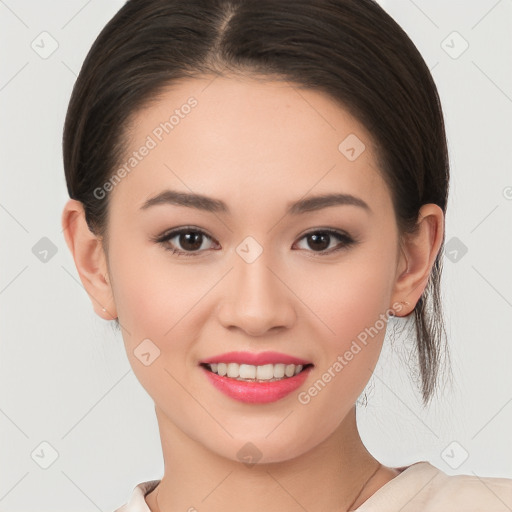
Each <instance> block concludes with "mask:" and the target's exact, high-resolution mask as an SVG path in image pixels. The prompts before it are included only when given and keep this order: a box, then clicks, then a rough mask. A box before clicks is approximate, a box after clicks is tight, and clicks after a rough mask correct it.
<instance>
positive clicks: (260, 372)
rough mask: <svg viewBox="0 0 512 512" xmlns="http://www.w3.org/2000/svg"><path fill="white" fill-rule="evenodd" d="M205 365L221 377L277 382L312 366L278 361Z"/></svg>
mask: <svg viewBox="0 0 512 512" xmlns="http://www.w3.org/2000/svg"><path fill="white" fill-rule="evenodd" d="M204 366H205V367H206V368H207V369H208V370H210V371H211V372H213V373H215V374H217V375H220V376H221V377H224V376H227V377H229V378H231V379H236V380H239V381H244V382H275V381H277V380H281V379H287V378H290V377H293V376H295V375H297V374H299V373H300V372H301V371H302V370H303V369H304V368H305V367H306V366H311V364H307V365H302V364H298V365H295V364H283V363H278V364H264V365H261V366H255V365H252V364H238V363H211V364H205V365H204Z"/></svg>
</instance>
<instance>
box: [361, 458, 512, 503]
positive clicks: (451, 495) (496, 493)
mask: <svg viewBox="0 0 512 512" xmlns="http://www.w3.org/2000/svg"><path fill="white" fill-rule="evenodd" d="M395 469H396V470H397V471H398V472H399V474H398V476H396V477H395V478H393V479H391V480H390V481H389V482H387V483H386V484H385V485H383V486H382V487H381V488H380V489H379V490H377V491H376V492H375V493H374V494H373V495H372V496H371V497H370V498H369V499H368V500H367V501H365V502H364V503H363V504H362V505H361V506H360V507H359V508H357V509H356V511H357V512H397V511H398V510H400V512H419V511H421V512H447V511H450V512H510V511H511V510H512V479H508V478H493V477H481V476H477V475H447V474H446V473H444V472H443V471H442V470H440V469H439V468H437V467H435V466H433V465H432V464H430V463H429V462H427V461H421V462H416V463H415V464H412V465H410V466H404V467H400V468H395Z"/></svg>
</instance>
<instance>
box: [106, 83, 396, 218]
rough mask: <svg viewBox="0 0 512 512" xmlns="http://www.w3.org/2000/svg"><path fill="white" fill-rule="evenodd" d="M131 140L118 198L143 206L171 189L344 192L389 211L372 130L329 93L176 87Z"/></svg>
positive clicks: (229, 194) (135, 126)
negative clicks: (155, 195)
mask: <svg viewBox="0 0 512 512" xmlns="http://www.w3.org/2000/svg"><path fill="white" fill-rule="evenodd" d="M127 140H128V147H129V151H128V152H127V153H126V155H124V158H123V161H122V162H121V163H120V165H122V166H123V167H124V169H125V172H123V173H122V174H123V179H122V182H121V183H119V184H118V185H116V186H115V187H114V189H113V191H112V196H113V197H115V196H119V198H120V199H121V200H129V201H130V203H131V204H132V205H134V206H139V207H140V206H142V204H143V203H144V201H145V200H146V199H147V198H148V197H149V196H151V195H154V194H155V193H158V192H160V191H161V190H162V189H163V188H171V189H174V190H176V189H177V190H180V191H183V192H196V193H203V194H208V195H211V196H214V197H218V198H222V199H224V201H225V202H227V203H229V204H231V203H232V202H233V201H235V200H237V199H238V200H239V202H240V205H243V204H244V203H246V201H247V199H248V198H251V199H254V198H255V197H259V198H260V199H261V200H265V201H266V202H268V203H270V202H271V201H273V200H276V201H281V202H282V201H283V200H284V201H285V202H287V201H289V200H296V199H298V198H300V197H302V196H304V195H306V194H314V193H326V192H332V191H336V192H345V193H349V194H353V195H357V196H359V197H361V198H362V199H364V200H365V201H367V202H372V203H373V204H376V203H377V204H376V206H377V208H378V207H381V208H386V207H388V206H389V201H390V197H389V193H388V190H387V187H386V185H385V183H384V181H383V179H382V177H381V175H380V170H379V169H378V165H377V160H376V152H375V149H374V147H373V141H372V139H371V137H370V135H369V133H368V132H367V131H366V129H365V128H364V126H363V125H362V124H360V123H359V122H358V121H357V120H356V119H355V118H354V117H353V116H351V115H350V114H349V113H348V111H346V110H345V109H344V108H343V107H342V106H340V105H339V104H338V103H336V102H335V101H334V100H333V99H332V98H330V97H329V96H328V95H326V94H324V93H322V92H319V91H315V90H310V89H300V88H299V87H298V86H297V85H295V84H291V83H289V82H279V81H268V80H266V81H263V80H257V79H251V78H247V77H244V78H240V77H237V78H227V77H221V76H217V77H202V78H196V79H187V80H181V81H178V82H174V83H173V84H172V85H171V86H169V87H168V88H166V89H165V90H164V92H162V93H161V94H159V96H158V97H155V98H153V100H152V101H151V103H149V104H148V105H147V106H146V107H145V108H144V109H143V110H141V111H139V112H137V113H136V115H135V116H134V118H133V119H132V123H131V125H130V129H129V131H128V139H127Z"/></svg>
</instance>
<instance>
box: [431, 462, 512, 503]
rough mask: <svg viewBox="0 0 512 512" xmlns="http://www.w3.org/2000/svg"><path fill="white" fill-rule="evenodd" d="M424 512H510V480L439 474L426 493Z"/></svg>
mask: <svg viewBox="0 0 512 512" xmlns="http://www.w3.org/2000/svg"><path fill="white" fill-rule="evenodd" d="M425 498H426V501H425V504H426V505H427V508H425V509H424V510H425V512H434V511H436V512H437V511H438V510H440V508H439V507H442V506H445V507H446V506H448V505H449V506H450V510H452V511H453V512H458V511H459V510H460V511H461V512H462V511H464V512H471V511H475V512H479V511H482V512H483V511H485V512H510V510H512V479H509V478H494V477H482V476H477V475H452V476H450V475H446V474H445V473H443V472H442V471H440V472H439V473H438V474H437V476H436V478H435V479H434V480H433V481H432V482H431V484H430V486H429V487H428V488H427V490H426V493H425Z"/></svg>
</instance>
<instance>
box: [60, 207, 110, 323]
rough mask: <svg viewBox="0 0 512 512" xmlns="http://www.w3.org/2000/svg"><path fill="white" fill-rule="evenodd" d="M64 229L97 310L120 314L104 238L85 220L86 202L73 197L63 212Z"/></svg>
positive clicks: (105, 314) (83, 282) (106, 315)
mask: <svg viewBox="0 0 512 512" xmlns="http://www.w3.org/2000/svg"><path fill="white" fill-rule="evenodd" d="M62 229H63V234H64V238H65V240H66V244H67V246H68V248H69V250H70V251H71V254H72V256H73V259H74V261H75V266H76V269H77V271H78V274H79V276H80V280H81V281H82V284H83V286H84V288H85V290H86V292H87V294H88V295H89V298H90V299H91V302H92V305H93V308H94V311H95V312H96V314H98V315H99V316H101V317H102V318H104V319H106V320H111V319H113V318H116V317H117V312H116V310H115V304H114V300H113V296H112V289H111V285H110V282H109V280H108V279H107V278H106V277H107V272H108V268H107V263H106V258H105V252H104V250H103V247H102V244H101V239H100V238H99V237H98V236H96V235H95V234H94V233H92V232H91V230H90V229H89V226H88V225H87V222H86V220H85V213H84V208H83V204H82V203H81V202H80V201H77V200H75V199H70V200H68V202H67V203H66V204H65V206H64V210H63V212H62Z"/></svg>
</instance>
